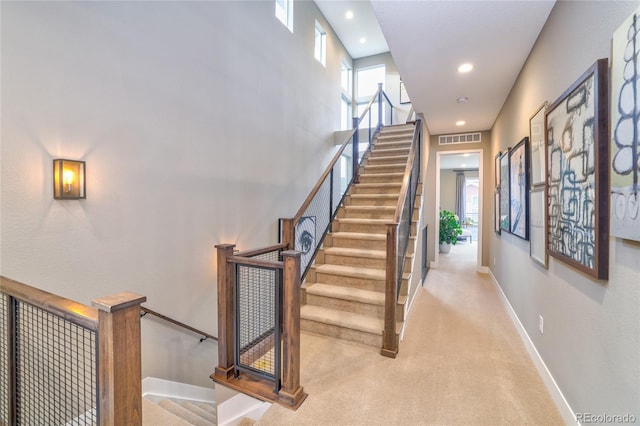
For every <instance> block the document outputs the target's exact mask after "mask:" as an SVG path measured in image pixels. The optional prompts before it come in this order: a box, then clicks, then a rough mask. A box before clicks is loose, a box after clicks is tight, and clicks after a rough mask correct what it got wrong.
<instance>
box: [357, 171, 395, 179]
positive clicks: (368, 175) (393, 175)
mask: <svg viewBox="0 0 640 426" xmlns="http://www.w3.org/2000/svg"><path fill="white" fill-rule="evenodd" d="M362 176H367V177H386V178H397V177H401V176H404V173H400V172H398V173H395V172H392V173H367V174H366V175H360V177H362Z"/></svg>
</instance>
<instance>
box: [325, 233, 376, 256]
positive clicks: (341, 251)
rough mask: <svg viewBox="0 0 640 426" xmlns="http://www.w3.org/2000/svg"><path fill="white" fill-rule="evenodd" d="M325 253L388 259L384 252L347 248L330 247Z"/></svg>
mask: <svg viewBox="0 0 640 426" xmlns="http://www.w3.org/2000/svg"><path fill="white" fill-rule="evenodd" d="M367 235H368V234H367ZM324 252H325V253H326V254H334V255H337V256H350V257H363V258H368V259H385V258H386V257H387V253H386V252H385V251H383V250H368V249H355V248H347V247H329V248H326V249H325V250H324Z"/></svg>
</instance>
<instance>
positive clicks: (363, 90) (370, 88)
mask: <svg viewBox="0 0 640 426" xmlns="http://www.w3.org/2000/svg"><path fill="white" fill-rule="evenodd" d="M385 76H386V73H385V67H384V65H377V66H375V67H370V68H363V69H359V70H357V71H356V79H357V80H358V81H357V85H356V96H357V97H358V103H360V102H361V101H364V100H365V99H364V98H366V102H369V100H370V99H371V96H373V94H374V93H376V91H377V90H378V83H384V79H385Z"/></svg>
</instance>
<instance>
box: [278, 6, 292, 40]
mask: <svg viewBox="0 0 640 426" xmlns="http://www.w3.org/2000/svg"><path fill="white" fill-rule="evenodd" d="M276 18H278V19H279V20H280V22H282V23H283V24H284V26H285V27H287V28H288V29H289V31H291V32H293V0H276Z"/></svg>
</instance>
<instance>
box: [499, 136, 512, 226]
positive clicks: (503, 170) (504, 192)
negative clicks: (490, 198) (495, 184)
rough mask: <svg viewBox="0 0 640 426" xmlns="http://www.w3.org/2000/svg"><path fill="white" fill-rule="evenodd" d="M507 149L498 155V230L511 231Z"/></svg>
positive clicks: (509, 149)
mask: <svg viewBox="0 0 640 426" xmlns="http://www.w3.org/2000/svg"><path fill="white" fill-rule="evenodd" d="M509 151H511V148H507V150H506V151H504V152H503V153H502V155H501V156H500V230H502V231H507V232H511V219H510V217H511V216H510V212H509Z"/></svg>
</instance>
